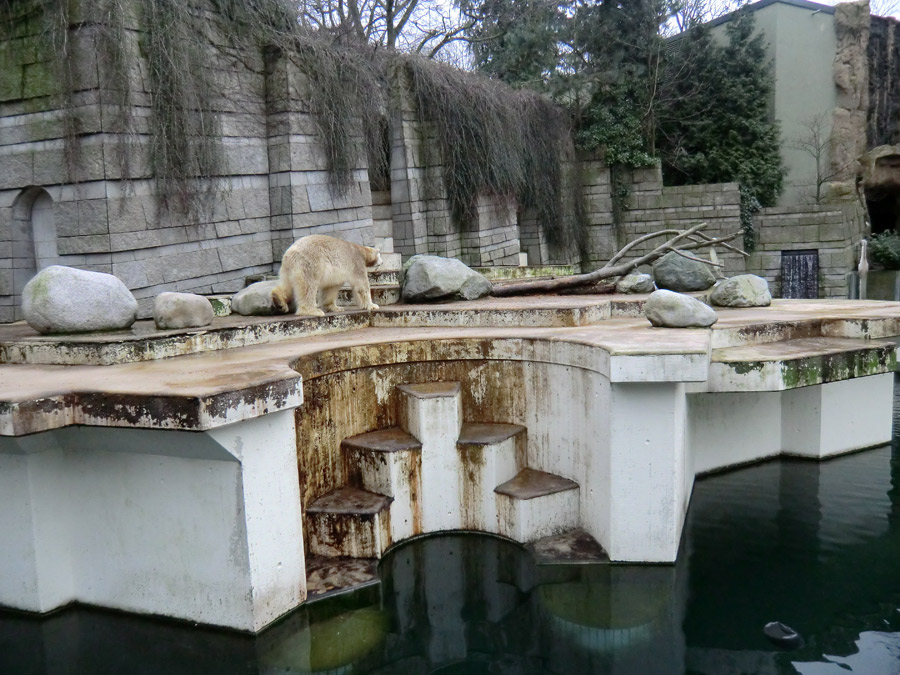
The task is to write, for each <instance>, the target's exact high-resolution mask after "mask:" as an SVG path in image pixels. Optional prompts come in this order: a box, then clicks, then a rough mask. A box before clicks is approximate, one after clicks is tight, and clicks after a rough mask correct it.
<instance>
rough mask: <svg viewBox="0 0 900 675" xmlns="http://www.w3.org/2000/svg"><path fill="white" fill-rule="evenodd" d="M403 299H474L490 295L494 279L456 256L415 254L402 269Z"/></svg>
mask: <svg viewBox="0 0 900 675" xmlns="http://www.w3.org/2000/svg"><path fill="white" fill-rule="evenodd" d="M403 272H404V273H403V291H402V297H403V301H404V302H428V301H431V300H475V299H477V298H483V297H484V296H486V295H489V294H490V292H491V288H492V287H491V282H490V281H488V280H487V279H486V278H485V277H484V276H482V275H481V274H479V273H478V272H476V271H475V270H473V269H471V268H470V267H468V266H467V265H466V264H465V263H463V262H460V261H459V260H457V259H456V258H442V257H440V256H436V255H415V256H413V257H412V258H410V259H409V260H408V261H407V263H406V265H404V268H403Z"/></svg>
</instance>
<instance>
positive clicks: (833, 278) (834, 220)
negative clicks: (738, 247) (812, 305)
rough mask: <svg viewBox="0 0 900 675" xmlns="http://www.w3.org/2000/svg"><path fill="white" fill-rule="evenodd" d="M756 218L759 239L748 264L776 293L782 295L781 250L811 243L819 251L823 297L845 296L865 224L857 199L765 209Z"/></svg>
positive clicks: (751, 270)
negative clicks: (841, 202)
mask: <svg viewBox="0 0 900 675" xmlns="http://www.w3.org/2000/svg"><path fill="white" fill-rule="evenodd" d="M754 224H755V226H756V230H757V234H758V236H757V244H756V250H755V251H754V253H753V254H752V255H751V257H750V258H749V260H748V261H747V270H748V271H749V272H752V273H753V274H758V275H759V276H761V277H765V278H766V280H768V282H769V287H770V289H771V291H772V295H773V296H775V297H781V256H782V251H796V250H805V249H810V250H816V251H817V252H818V257H819V297H823V298H846V297H847V273H848V272H849V271H851V270H852V269H854V267H855V265H856V255H857V244H858V242H859V239H860V238H861V237H862V233H863V229H864V221H863V215H862V213H861V211H860V209H859V207H858V206H857V205H856V203H855V202H849V203H845V204H842V205H834V206H802V207H773V208H767V209H762V210H761V211H760V212H759V213H757V214H756V216H755V217H754Z"/></svg>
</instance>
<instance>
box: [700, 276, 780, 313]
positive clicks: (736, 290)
mask: <svg viewBox="0 0 900 675" xmlns="http://www.w3.org/2000/svg"><path fill="white" fill-rule="evenodd" d="M709 301H710V302H711V303H712V304H714V305H718V306H719V307H768V306H769V305H771V304H772V294H771V293H770V292H769V283H768V282H767V281H766V280H765V279H763V278H762V277H758V276H756V275H755V274H741V275H738V276H736V277H731V278H730V279H726V280H725V281H723V282H722V283H720V284H719V285H718V286H716V287H715V288H714V289H713V291H712V293H710V294H709Z"/></svg>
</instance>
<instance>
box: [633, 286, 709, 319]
mask: <svg viewBox="0 0 900 675" xmlns="http://www.w3.org/2000/svg"><path fill="white" fill-rule="evenodd" d="M644 316H646V317H647V320H648V321H649V322H650V323H651V324H653V325H654V326H659V327H663V328H707V327H708V326H712V325H713V324H714V323H715V322H716V321H718V320H719V317H717V316H716V312H715V310H713V309H712V308H711V307H709V306H708V305H705V304H703V303H702V302H700V301H699V300H697V298H693V297H691V296H690V295H683V294H682V293H675V292H673V291H666V290H660V291H655V292H653V293H651V294H650V297H649V298H647V302H646V303H644Z"/></svg>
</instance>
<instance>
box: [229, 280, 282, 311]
mask: <svg viewBox="0 0 900 675" xmlns="http://www.w3.org/2000/svg"><path fill="white" fill-rule="evenodd" d="M277 285H278V280H277V279H274V280H270V281H257V282H256V283H255V284H250V285H249V286H247V287H246V288H244V289H241V290H240V291H238V293H236V294H235V296H234V297H233V298H231V311H232V312H234V313H235V314H240V315H241V316H273V315H275V314H280V312H279V311H278V310H277V309H276V308H275V305H274V304H273V303H272V289H273V288H275V287H276V286H277Z"/></svg>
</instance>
